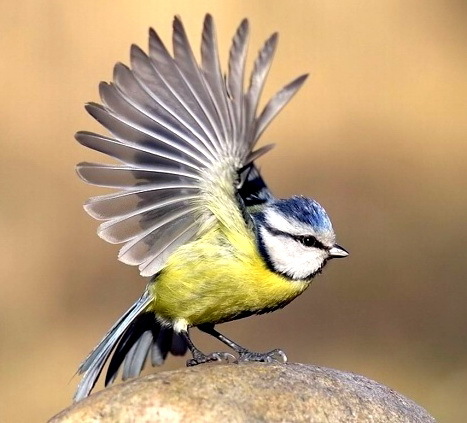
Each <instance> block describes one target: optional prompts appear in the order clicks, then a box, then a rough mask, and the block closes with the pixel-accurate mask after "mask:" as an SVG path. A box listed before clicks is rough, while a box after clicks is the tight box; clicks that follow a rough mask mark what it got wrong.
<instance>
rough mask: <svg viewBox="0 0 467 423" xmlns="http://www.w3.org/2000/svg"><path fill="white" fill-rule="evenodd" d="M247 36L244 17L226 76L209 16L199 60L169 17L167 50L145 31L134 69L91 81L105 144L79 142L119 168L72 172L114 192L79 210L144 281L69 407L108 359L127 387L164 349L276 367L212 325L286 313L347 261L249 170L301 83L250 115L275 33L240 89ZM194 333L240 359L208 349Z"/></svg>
mask: <svg viewBox="0 0 467 423" xmlns="http://www.w3.org/2000/svg"><path fill="white" fill-rule="evenodd" d="M249 32H250V27H249V21H248V20H247V19H244V20H242V21H241V23H240V25H239V26H238V28H237V30H236V32H235V34H234V36H233V39H232V44H231V47H230V50H229V56H228V68H227V72H225V73H223V71H222V69H221V65H220V59H219V54H218V45H217V38H216V37H217V35H216V29H215V24H214V19H213V18H212V16H211V15H210V14H207V15H206V16H205V19H204V22H203V28H202V40H201V53H200V59H199V60H197V59H196V58H195V55H194V52H193V50H192V47H191V44H190V42H189V40H188V36H187V33H186V31H185V28H184V25H183V23H182V21H181V19H180V17H178V16H175V18H174V20H173V31H172V44H173V49H172V50H173V51H172V54H171V53H170V52H169V50H168V49H167V48H166V46H165V45H164V43H163V41H162V40H161V37H160V36H159V35H158V34H157V32H156V31H155V30H154V29H152V28H151V29H150V30H149V51H148V53H145V52H144V51H143V50H142V49H141V48H139V47H138V46H136V45H132V46H131V53H130V65H131V66H126V65H124V64H122V63H117V64H116V65H115V67H114V72H113V81H112V82H109V83H106V82H101V83H100V85H99V93H100V98H101V101H102V104H97V103H88V104H87V105H86V106H85V107H86V110H87V112H88V113H89V114H90V115H91V116H92V117H93V118H94V119H95V120H97V121H98V122H99V123H100V124H101V125H102V126H103V127H104V128H105V129H106V130H107V131H108V132H109V133H110V136H107V135H99V134H96V133H93V132H89V131H80V132H77V134H76V136H75V138H76V140H77V141H78V142H79V143H80V144H82V145H83V146H85V147H88V148H90V149H92V150H95V151H98V152H100V153H103V154H105V155H107V156H110V157H111V158H113V159H116V161H117V164H108V163H106V164H100V163H88V162H82V163H80V164H78V165H77V173H78V175H79V176H80V178H81V179H82V180H84V181H85V182H87V183H89V184H92V185H97V186H100V187H105V188H110V189H112V190H113V191H112V192H111V193H110V194H104V195H99V196H96V197H91V198H90V199H89V200H88V201H87V202H86V203H85V205H84V208H85V210H86V211H87V212H88V213H89V214H90V215H91V216H92V217H93V218H95V219H97V220H100V221H102V223H101V224H100V226H99V228H98V235H99V236H100V237H101V238H103V239H104V240H106V241H108V242H110V243H113V244H118V243H120V244H123V246H122V247H121V249H120V251H119V255H118V258H119V260H121V261H122V262H124V263H127V264H129V265H133V266H138V267H139V271H140V274H141V276H143V277H148V278H149V281H148V283H147V286H146V288H145V290H144V292H143V294H142V295H141V297H140V298H139V299H138V300H137V301H136V302H135V303H134V304H133V305H132V306H131V307H130V308H129V309H128V310H127V311H126V313H125V314H124V315H123V316H122V317H121V318H120V319H119V320H118V321H117V322H116V323H115V324H114V326H113V327H111V329H110V330H109V331H108V332H107V334H106V335H105V336H104V338H103V339H102V341H101V342H100V343H99V344H98V345H97V346H96V347H95V348H94V349H93V350H92V351H91V352H90V353H89V355H88V356H87V357H86V359H85V360H84V361H83V362H82V363H81V365H80V366H79V368H78V374H80V375H82V377H81V380H80V382H79V384H78V388H77V391H76V393H75V396H74V401H79V400H81V399H83V398H85V397H87V396H88V395H89V394H90V393H91V391H92V389H93V388H94V386H95V384H96V382H97V380H98V379H99V378H100V375H101V373H102V371H103V369H104V367H105V365H106V364H108V366H107V372H106V377H105V385H106V386H107V385H109V384H112V383H113V382H114V381H115V380H116V379H117V376H118V374H119V373H121V377H122V379H123V380H126V379H128V378H133V377H136V376H138V375H139V374H140V373H141V371H142V369H143V366H144V365H145V363H146V361H151V363H152V365H153V366H156V365H161V364H162V363H163V362H164V360H165V358H166V357H167V355H168V354H169V353H170V354H174V355H184V354H185V353H187V352H188V351H190V352H191V356H192V358H191V359H189V360H188V361H187V365H188V366H194V365H198V364H202V363H208V362H214V361H227V362H232V361H233V362H238V361H259V362H273V361H278V362H285V361H286V360H287V357H286V355H285V353H284V352H283V351H282V350H280V349H275V350H272V351H269V352H266V353H258V352H253V351H250V350H248V349H247V348H244V347H242V346H240V345H239V344H237V343H236V342H234V341H233V340H231V339H229V338H227V337H226V336H224V335H222V334H221V333H220V332H218V331H217V329H216V325H218V324H220V323H224V322H228V321H232V320H236V319H240V318H244V317H248V316H252V315H257V314H262V313H267V312H272V311H274V310H277V309H280V308H282V307H284V306H285V305H287V304H288V303H290V302H291V301H292V300H293V299H294V298H296V297H297V296H299V295H300V294H302V293H303V292H304V291H305V289H306V288H307V287H308V286H309V285H310V283H311V280H312V279H313V277H314V276H316V275H317V274H319V273H320V272H321V271H322V269H323V267H324V266H325V265H326V263H327V262H328V261H329V260H330V259H333V258H340V257H345V256H347V255H348V252H347V251H346V250H345V249H344V248H343V247H341V246H339V245H338V244H337V243H336V235H335V232H334V230H333V227H332V224H331V220H330V218H329V216H328V214H327V213H326V211H325V210H324V208H323V207H322V206H321V205H320V204H319V203H318V202H317V201H315V200H314V199H311V198H307V197H304V196H299V195H297V196H293V197H291V198H288V199H279V198H276V197H275V196H274V195H273V194H272V192H271V191H270V190H269V188H268V187H267V185H266V183H265V181H264V179H263V178H262V176H261V173H260V170H259V168H258V166H257V165H256V160H257V159H258V158H259V157H260V156H262V155H263V154H265V153H266V152H268V151H269V150H270V149H271V148H272V145H266V146H263V147H261V148H258V149H255V147H256V143H257V141H258V139H259V138H260V137H261V135H262V134H263V132H264V130H265V129H266V127H267V126H268V125H269V124H270V123H271V121H272V120H273V119H274V118H275V117H276V115H277V114H278V113H279V112H280V111H281V109H282V108H283V107H284V106H285V105H286V104H287V103H288V102H289V100H290V99H291V98H292V97H293V96H294V95H295V93H296V92H297V91H298V90H299V89H300V87H301V86H302V85H303V83H304V82H305V80H306V79H307V76H308V75H307V74H304V75H301V76H299V77H298V78H295V79H294V80H292V82H290V83H289V84H287V85H285V86H284V87H283V88H282V89H281V90H279V91H278V92H277V93H276V94H275V95H274V96H272V98H271V99H270V100H269V101H268V102H267V103H266V104H265V106H264V107H263V108H262V109H261V111H259V102H260V98H261V94H262V91H263V88H264V85H265V81H266V79H267V75H268V72H269V70H270V67H271V64H272V59H273V56H274V53H275V50H276V46H277V41H278V34H277V33H274V34H272V35H271V36H270V37H269V38H268V39H267V40H266V42H265V43H264V45H263V46H262V47H261V48H260V50H259V52H258V55H257V57H256V60H255V61H254V63H253V65H252V70H251V75H250V77H249V83H248V84H247V82H246V81H245V74H246V71H245V68H246V60H247V47H248V38H249ZM247 85H248V86H247ZM192 328H198V329H199V330H201V331H202V332H205V333H206V334H209V335H212V336H214V337H215V338H217V339H218V340H219V341H221V342H222V343H223V344H225V345H226V346H227V347H229V348H230V349H231V350H232V352H233V353H234V354H235V355H234V354H230V353H227V352H214V353H210V354H206V353H203V352H202V351H201V350H199V349H198V348H197V347H196V346H195V345H194V343H193V341H192V339H191V337H190V330H191V329H192Z"/></svg>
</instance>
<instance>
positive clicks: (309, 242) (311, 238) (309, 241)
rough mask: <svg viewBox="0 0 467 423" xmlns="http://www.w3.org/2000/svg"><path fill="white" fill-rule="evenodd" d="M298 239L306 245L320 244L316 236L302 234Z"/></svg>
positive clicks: (314, 245)
mask: <svg viewBox="0 0 467 423" xmlns="http://www.w3.org/2000/svg"><path fill="white" fill-rule="evenodd" d="M298 240H299V241H300V242H301V243H302V244H303V245H304V246H305V247H316V245H317V244H318V240H317V239H316V238H315V237H314V236H311V235H310V236H301V237H299V238H298Z"/></svg>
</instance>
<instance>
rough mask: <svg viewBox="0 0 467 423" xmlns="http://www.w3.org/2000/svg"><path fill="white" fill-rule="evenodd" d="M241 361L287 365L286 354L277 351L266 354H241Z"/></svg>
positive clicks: (251, 352)
mask: <svg viewBox="0 0 467 423" xmlns="http://www.w3.org/2000/svg"><path fill="white" fill-rule="evenodd" d="M239 360H240V361H261V362H265V363H277V362H279V363H287V356H286V355H285V352H284V351H282V350H279V349H275V350H272V351H269V352H266V353H257V352H253V351H245V352H242V353H240V356H239Z"/></svg>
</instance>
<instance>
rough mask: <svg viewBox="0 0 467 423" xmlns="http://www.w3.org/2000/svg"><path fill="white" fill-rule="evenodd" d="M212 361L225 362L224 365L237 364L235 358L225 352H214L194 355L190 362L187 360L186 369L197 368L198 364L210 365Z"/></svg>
mask: <svg viewBox="0 0 467 423" xmlns="http://www.w3.org/2000/svg"><path fill="white" fill-rule="evenodd" d="M213 361H217V362H219V363H220V362H225V363H227V364H228V363H237V358H236V357H235V356H234V355H232V354H229V353H226V352H214V353H211V354H208V355H206V354H203V353H199V354H194V355H193V358H192V359H191V360H187V362H186V365H187V367H192V366H197V365H198V364H204V363H211V362H213Z"/></svg>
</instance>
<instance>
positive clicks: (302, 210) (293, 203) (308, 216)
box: [272, 196, 332, 231]
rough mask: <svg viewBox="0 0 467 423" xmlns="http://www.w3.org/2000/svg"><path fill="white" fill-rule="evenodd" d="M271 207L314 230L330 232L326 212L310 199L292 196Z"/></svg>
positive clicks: (330, 227)
mask: <svg viewBox="0 0 467 423" xmlns="http://www.w3.org/2000/svg"><path fill="white" fill-rule="evenodd" d="M272 207H273V208H274V209H276V210H277V211H278V212H280V213H282V214H283V215H284V216H287V217H289V218H292V219H295V220H297V221H298V222H301V223H305V224H307V225H310V226H311V227H313V228H314V229H317V230H320V231H332V224H331V221H330V220H329V217H328V215H327V213H326V211H325V210H324V208H323V207H321V205H320V204H318V203H317V202H316V201H315V200H312V199H311V198H306V197H302V196H294V197H291V198H288V199H286V200H277V201H276V202H275V203H274V205H273V206H272Z"/></svg>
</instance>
